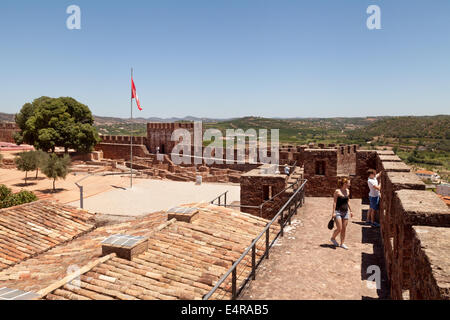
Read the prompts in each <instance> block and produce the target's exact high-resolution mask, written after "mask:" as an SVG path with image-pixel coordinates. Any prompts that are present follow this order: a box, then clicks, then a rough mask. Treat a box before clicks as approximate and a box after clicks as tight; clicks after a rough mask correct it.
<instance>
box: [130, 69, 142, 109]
mask: <svg viewBox="0 0 450 320" xmlns="http://www.w3.org/2000/svg"><path fill="white" fill-rule="evenodd" d="M131 99H136V104H137V107H138V109H139V110H141V111H142V108H141V103H140V102H139V97H138V95H137V92H136V87H135V86H134V81H133V76H131Z"/></svg>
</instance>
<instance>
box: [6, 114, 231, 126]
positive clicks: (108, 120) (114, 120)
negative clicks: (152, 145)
mask: <svg viewBox="0 0 450 320" xmlns="http://www.w3.org/2000/svg"><path fill="white" fill-rule="evenodd" d="M94 120H95V123H96V124H121V123H130V119H129V118H118V117H102V116H95V115H94ZM219 120H220V119H210V118H197V117H192V116H186V117H184V118H176V117H172V118H158V117H151V118H142V117H138V118H133V123H147V122H179V121H203V122H215V121H219ZM223 120H226V119H223ZM0 122H14V114H12V113H3V112H0Z"/></svg>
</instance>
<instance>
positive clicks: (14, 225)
mask: <svg viewBox="0 0 450 320" xmlns="http://www.w3.org/2000/svg"><path fill="white" fill-rule="evenodd" d="M93 217H94V215H93V214H92V213H89V212H87V211H83V210H78V209H76V208H74V207H70V206H66V205H63V204H59V203H53V202H50V201H47V200H41V201H36V202H32V203H27V204H24V205H20V206H15V207H11V208H6V209H2V210H0V271H1V270H4V269H6V268H8V267H11V266H13V265H15V264H17V263H19V262H21V261H23V260H26V259H29V258H30V257H33V256H36V255H37V254H40V253H43V252H45V251H47V250H49V249H51V248H53V247H55V246H57V245H59V244H62V243H64V242H67V241H70V240H72V239H74V238H75V237H78V236H80V235H82V234H83V233H86V232H89V231H91V230H93V229H94V227H95V221H94V219H93Z"/></svg>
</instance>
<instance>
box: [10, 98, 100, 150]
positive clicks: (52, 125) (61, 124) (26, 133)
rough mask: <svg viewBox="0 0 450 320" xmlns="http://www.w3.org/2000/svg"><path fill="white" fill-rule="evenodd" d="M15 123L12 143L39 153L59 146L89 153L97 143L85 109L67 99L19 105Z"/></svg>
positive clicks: (92, 121)
mask: <svg viewBox="0 0 450 320" xmlns="http://www.w3.org/2000/svg"><path fill="white" fill-rule="evenodd" d="M15 120H16V124H17V125H18V127H19V128H20V132H19V133H17V134H16V135H15V137H14V138H15V140H16V142H17V143H18V144H22V143H27V144H30V145H33V146H34V147H35V148H36V149H39V150H43V151H49V150H51V151H52V152H54V151H55V148H56V147H63V148H64V150H65V151H66V152H67V151H68V150H69V148H73V149H75V150H76V151H78V152H91V151H92V150H93V148H94V146H95V145H96V144H97V143H98V142H99V141H100V139H99V137H98V133H97V130H96V129H95V127H94V126H93V124H94V117H93V116H92V113H91V111H90V110H89V108H88V107H87V106H86V105H84V104H82V103H80V102H78V101H77V100H75V99H73V98H70V97H60V98H50V97H40V98H38V99H35V100H34V101H33V102H32V103H26V104H25V105H23V107H22V109H21V110H20V112H19V113H18V114H16V117H15Z"/></svg>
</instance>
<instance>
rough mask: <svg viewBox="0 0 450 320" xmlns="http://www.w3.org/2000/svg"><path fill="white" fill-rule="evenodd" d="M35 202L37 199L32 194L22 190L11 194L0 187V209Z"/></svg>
mask: <svg viewBox="0 0 450 320" xmlns="http://www.w3.org/2000/svg"><path fill="white" fill-rule="evenodd" d="M36 200H38V198H37V197H36V195H35V194H34V193H33V192H30V191H27V190H22V191H20V192H18V193H12V192H11V189H9V188H8V187H7V186H5V185H3V184H1V185H0V208H9V207H12V206H17V205H20V204H24V203H28V202H33V201H36Z"/></svg>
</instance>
